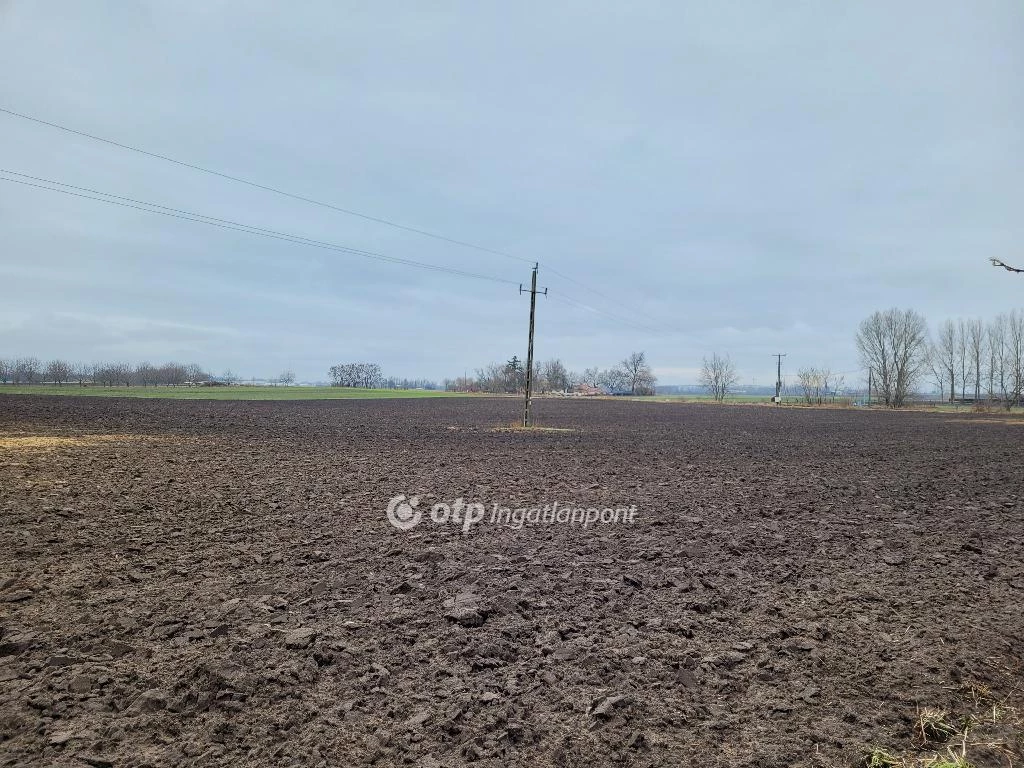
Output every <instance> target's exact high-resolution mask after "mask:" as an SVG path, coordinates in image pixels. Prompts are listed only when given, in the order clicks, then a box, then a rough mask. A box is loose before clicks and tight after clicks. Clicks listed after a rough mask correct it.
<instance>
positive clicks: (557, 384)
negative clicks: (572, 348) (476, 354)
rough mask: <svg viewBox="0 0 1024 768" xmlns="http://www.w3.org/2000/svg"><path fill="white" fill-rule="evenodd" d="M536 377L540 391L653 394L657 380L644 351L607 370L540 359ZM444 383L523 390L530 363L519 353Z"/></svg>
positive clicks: (499, 390) (466, 388)
mask: <svg viewBox="0 0 1024 768" xmlns="http://www.w3.org/2000/svg"><path fill="white" fill-rule="evenodd" d="M532 380H533V391H535V392H539V393H544V392H570V391H572V390H574V389H579V388H591V389H595V390H602V391H605V392H608V393H611V394H631V395H653V394H654V387H655V385H656V384H657V378H656V377H655V375H654V372H653V371H652V370H651V366H650V365H649V364H648V362H647V357H646V355H645V354H644V353H643V352H633V353H631V354H630V355H629V356H628V357H626V358H625V359H623V360H622V361H621V362H620V363H619V364H618V365H616V366H613V367H612V368H608V369H606V370H600V369H598V368H596V367H595V368H587V369H585V370H584V371H582V372H576V371H571V370H569V369H568V368H567V367H566V365H565V363H563V362H562V361H561V360H560V359H558V358H552V359H551V360H547V361H545V362H543V363H541V362H536V363H534V366H533V376H532ZM444 386H445V388H446V389H448V390H451V391H458V392H492V393H507V394H514V393H517V392H522V391H524V390H525V388H526V365H525V363H523V361H521V360H520V359H519V357H518V355H515V356H513V357H512V359H510V360H508V361H507V362H505V363H490V364H488V365H486V366H484V367H483V368H479V369H477V371H476V375H475V377H472V378H471V377H468V376H460V377H458V378H455V379H446V380H445V381H444Z"/></svg>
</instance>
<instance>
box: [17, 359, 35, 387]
mask: <svg viewBox="0 0 1024 768" xmlns="http://www.w3.org/2000/svg"><path fill="white" fill-rule="evenodd" d="M41 373H42V363H40V362H39V358H38V357H20V358H18V359H17V360H15V361H14V375H13V379H14V383H15V384H35V383H36V382H37V381H38V380H39V377H40V375H41Z"/></svg>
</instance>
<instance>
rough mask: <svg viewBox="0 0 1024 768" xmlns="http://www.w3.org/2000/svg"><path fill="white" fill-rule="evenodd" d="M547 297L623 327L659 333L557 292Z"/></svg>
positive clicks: (550, 293)
mask: <svg viewBox="0 0 1024 768" xmlns="http://www.w3.org/2000/svg"><path fill="white" fill-rule="evenodd" d="M547 295H548V297H549V298H551V299H554V300H555V301H561V302H563V303H565V304H570V305H572V306H574V307H579V308H580V309H585V310H587V311H588V312H593V313H595V314H598V315H604V316H605V317H608V318H611V319H612V320H615V321H616V322H617V323H621V324H623V325H629V326H631V327H633V328H636V329H637V330H641V331H646V332H648V333H658V330H657V329H655V328H651V327H650V326H645V325H643V324H641V323H637V322H636V321H634V320H629V319H627V318H624V317H622V316H620V315H616V314H614V313H612V312H608V311H606V310H603V309H598V308H597V307H592V306H590V305H589V304H585V303H583V302H582V301H577V300H576V299H573V298H570V297H569V296H566V295H565V294H564V293H557V292H554V291H551V292H549V293H548V294H547Z"/></svg>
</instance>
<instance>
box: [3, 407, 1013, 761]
mask: <svg viewBox="0 0 1024 768" xmlns="http://www.w3.org/2000/svg"><path fill="white" fill-rule="evenodd" d="M535 408H536V413H537V417H538V421H539V422H540V423H541V424H543V425H545V426H547V427H551V428H557V429H552V430H549V431H538V432H533V433H523V432H521V431H514V430H507V429H495V427H501V426H502V425H507V424H510V423H512V422H514V420H515V419H516V416H517V413H518V404H517V403H516V402H514V401H511V400H504V399H444V400H430V401H426V400H404V401H394V400H392V401H333V402H332V401H322V402H273V403H260V402H248V403H232V402H196V401H161V400H116V399H105V398H104V399H99V398H97V399H90V398H79V399H75V398H43V397H38V398H37V397H15V396H7V397H2V396H0V514H2V516H3V518H2V522H3V525H2V529H0V553H2V555H0V557H2V567H0V587H2V589H0V601H2V602H0V614H2V622H0V764H3V765H74V766H86V765H91V766H144V765H145V766H174V765H203V766H217V765H254V766H270V765H329V766H349V765H379V766H387V765H395V766H398V765H424V766H448V765H452V766H454V765H462V764H466V763H474V764H478V765H482V766H501V765H513V766H520V765H523V766H547V765H566V766H576V765H586V766H598V765H616V764H622V765H637V766H654V765H665V766H670V765H672V766H678V765H699V766H702V767H704V766H763V767H764V768H776V767H779V766H842V765H856V764H858V762H859V761H861V760H862V759H863V756H864V754H865V750H866V749H868V748H873V747H878V748H885V749H887V750H889V751H890V752H891V753H892V754H893V755H898V756H900V755H910V756H914V755H927V754H933V753H945V752H946V749H947V746H948V745H955V748H956V750H957V751H959V750H960V749H961V742H963V743H966V745H967V751H968V756H969V758H970V759H971V760H972V761H973V763H974V765H977V766H986V765H993V766H996V765H998V766H1003V765H1011V763H1012V764H1013V765H1019V764H1020V762H1021V758H1022V749H1024V745H1022V739H1024V736H1022V733H1024V731H1022V729H1021V726H1020V713H1019V712H1018V711H1017V710H1018V709H1024V693H1022V690H1021V686H1022V684H1024V674H1022V656H1024V603H1022V598H1024V547H1022V543H1024V468H1022V462H1021V455H1022V451H1021V447H1022V442H1024V425H1022V424H1020V423H1016V424H1015V423H1009V422H1007V421H1005V420H1001V419H1000V418H998V417H996V416H973V415H964V416H960V417H954V416H942V415H935V414H922V413H884V412H864V411H842V410H805V409H795V408H784V409H773V408H771V407H742V406H738V407H724V408H720V407H712V406H707V405H686V404H667V403H635V402H611V401H598V402H579V401H556V400H541V401H539V402H538V403H537V404H536V406H535ZM397 494H405V495H407V496H413V495H416V496H418V497H419V506H418V507H417V508H416V509H417V510H418V511H420V512H425V514H424V517H423V519H422V521H421V522H420V523H419V525H417V526H416V527H414V528H412V529H411V530H408V531H402V530H398V529H397V528H396V527H394V526H392V525H391V524H390V523H389V522H388V519H387V516H386V512H385V510H386V507H387V505H388V502H389V500H390V499H391V498H392V497H393V496H395V495H397ZM456 497H463V498H464V499H465V500H466V501H479V502H482V503H484V504H486V505H487V515H488V517H487V518H485V520H484V521H482V522H480V523H478V524H476V525H475V526H472V527H471V528H470V532H469V533H468V534H463V533H462V531H461V529H460V528H459V526H458V525H455V524H452V523H450V522H449V523H447V524H438V523H435V522H433V521H432V520H431V519H430V515H429V508H430V506H431V505H433V504H434V503H436V502H440V501H447V502H451V501H453V500H454V499H455V498H456ZM553 502H559V503H560V504H566V505H571V506H574V507H575V506H580V507H589V506H592V505H596V506H599V507H605V506H609V507H623V506H628V505H632V504H635V505H637V512H636V516H635V522H633V523H632V524H629V523H624V522H619V523H607V524H606V523H595V524H593V525H591V526H589V527H587V528H583V526H582V525H580V524H579V523H577V524H571V523H566V524H558V523H554V524H545V523H538V524H525V525H524V526H523V527H522V528H520V529H516V528H514V527H510V526H508V525H500V524H492V523H490V522H489V515H490V512H491V505H492V504H494V503H498V504H500V505H502V506H509V507H519V506H525V507H533V506H537V505H543V504H546V503H553ZM404 511H405V512H408V511H409V510H404ZM926 708H937V709H942V710H945V711H946V713H947V715H946V717H945V722H946V723H947V724H948V725H949V729H950V730H952V731H955V733H945V734H944V733H941V732H940V731H941V730H942V729H941V728H937V729H928V733H921V732H920V731H921V729H920V727H919V723H918V720H919V716H920V713H921V712H922V711H924V710H925V709H926ZM965 725H966V726H967V734H966V736H964V735H963V729H964V726H965ZM926 740H927V742H928V743H925V741H926ZM944 740H945V741H946V743H945V744H943V743H941V742H943V741H944Z"/></svg>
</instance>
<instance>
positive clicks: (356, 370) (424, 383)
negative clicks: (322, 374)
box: [328, 363, 439, 389]
mask: <svg viewBox="0 0 1024 768" xmlns="http://www.w3.org/2000/svg"><path fill="white" fill-rule="evenodd" d="M328 375H329V376H330V377H331V386H332V387H360V388H364V389H438V388H439V387H438V384H437V382H435V381H432V380H430V379H410V378H404V377H398V376H385V375H384V374H383V373H382V370H381V367H380V364H379V363H338V364H337V365H332V366H331V367H330V369H329V370H328Z"/></svg>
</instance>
